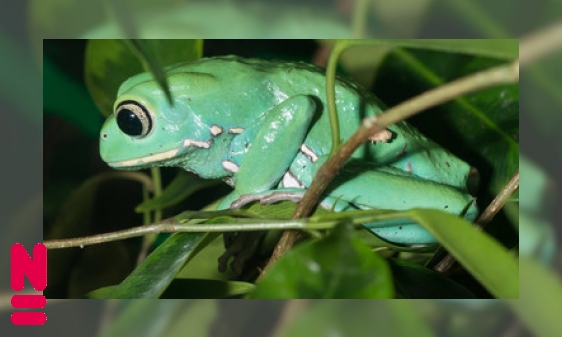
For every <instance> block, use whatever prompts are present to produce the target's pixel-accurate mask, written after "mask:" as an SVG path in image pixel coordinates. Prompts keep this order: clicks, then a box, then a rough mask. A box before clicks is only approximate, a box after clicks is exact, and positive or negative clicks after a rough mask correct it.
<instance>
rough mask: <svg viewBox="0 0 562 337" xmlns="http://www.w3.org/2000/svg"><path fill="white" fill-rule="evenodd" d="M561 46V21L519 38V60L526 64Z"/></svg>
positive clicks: (549, 53)
mask: <svg viewBox="0 0 562 337" xmlns="http://www.w3.org/2000/svg"><path fill="white" fill-rule="evenodd" d="M561 48H562V22H557V23H555V24H553V25H551V26H549V27H547V28H545V29H542V30H540V31H538V32H536V33H533V34H531V35H529V36H527V37H524V38H523V39H521V42H520V43H519V60H520V62H521V66H526V65H527V64H529V63H531V62H535V61H537V60H539V59H541V58H543V57H545V56H547V55H552V54H553V52H555V51H560V49H561Z"/></svg>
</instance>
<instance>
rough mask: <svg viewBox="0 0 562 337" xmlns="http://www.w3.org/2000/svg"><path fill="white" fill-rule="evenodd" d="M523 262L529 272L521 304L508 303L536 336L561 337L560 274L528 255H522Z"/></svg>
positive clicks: (526, 271) (516, 302)
mask: <svg viewBox="0 0 562 337" xmlns="http://www.w3.org/2000/svg"><path fill="white" fill-rule="evenodd" d="M519 263H520V264H521V269H522V270H524V271H525V272H524V273H521V288H522V291H521V296H520V297H519V300H518V301H508V304H509V305H511V306H512V307H513V309H514V310H515V312H517V314H518V315H519V318H521V320H522V321H523V322H524V323H525V326H526V327H527V328H528V329H529V331H530V332H532V333H533V335H534V336H538V337H550V336H558V334H559V333H560V317H562V281H561V279H560V275H556V274H555V273H553V272H552V271H550V270H548V269H546V267H544V266H543V265H541V263H540V262H538V261H535V260H533V259H531V258H529V257H527V256H525V255H521V256H520V260H519ZM523 289H524V291H523Z"/></svg>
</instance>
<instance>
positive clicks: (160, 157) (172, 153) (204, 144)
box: [107, 139, 213, 168]
mask: <svg viewBox="0 0 562 337" xmlns="http://www.w3.org/2000/svg"><path fill="white" fill-rule="evenodd" d="M211 145H213V140H212V139H209V140H207V141H201V140H195V139H185V140H184V141H183V145H182V146H180V147H178V148H175V149H171V150H168V151H163V152H158V153H153V154H151V155H149V156H144V157H138V158H134V159H129V160H122V161H113V162H108V163H107V164H108V165H109V166H111V167H115V168H119V167H135V166H143V165H146V164H150V163H155V162H161V161H165V160H169V159H172V158H175V157H177V155H178V153H179V152H180V151H181V150H183V149H185V148H190V147H196V148H199V149H208V148H210V147H211Z"/></svg>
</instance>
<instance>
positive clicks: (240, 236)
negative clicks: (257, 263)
mask: <svg viewBox="0 0 562 337" xmlns="http://www.w3.org/2000/svg"><path fill="white" fill-rule="evenodd" d="M226 234H230V236H231V238H230V239H229V241H230V246H228V247H227V249H226V251H225V252H224V253H223V254H222V255H221V256H220V257H219V260H218V261H219V271H220V272H221V273H224V272H226V270H227V268H228V261H230V259H231V258H234V260H233V261H232V263H231V264H230V268H231V269H232V271H233V272H234V273H235V274H236V275H240V274H242V272H243V271H244V267H245V266H246V265H247V263H248V261H249V260H250V259H251V258H252V257H253V256H254V255H255V253H256V251H257V250H258V248H259V245H260V242H261V240H262V238H263V236H264V235H265V232H263V231H260V232H239V233H225V235H226ZM225 242H226V239H225ZM225 246H226V243H225Z"/></svg>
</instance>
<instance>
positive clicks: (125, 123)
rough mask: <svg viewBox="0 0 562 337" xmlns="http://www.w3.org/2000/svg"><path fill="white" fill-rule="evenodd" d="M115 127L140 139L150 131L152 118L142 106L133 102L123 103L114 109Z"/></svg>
mask: <svg viewBox="0 0 562 337" xmlns="http://www.w3.org/2000/svg"><path fill="white" fill-rule="evenodd" d="M115 119H116V120H117V126H119V129H121V131H123V133H125V134H127V135H129V136H131V137H134V138H142V137H144V136H146V135H148V134H149V133H150V131H151V130H152V118H151V117H150V113H149V112H148V111H147V110H146V108H145V107H144V106H142V105H141V104H139V103H137V102H135V101H124V102H122V103H120V104H119V105H118V106H117V109H115Z"/></svg>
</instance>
